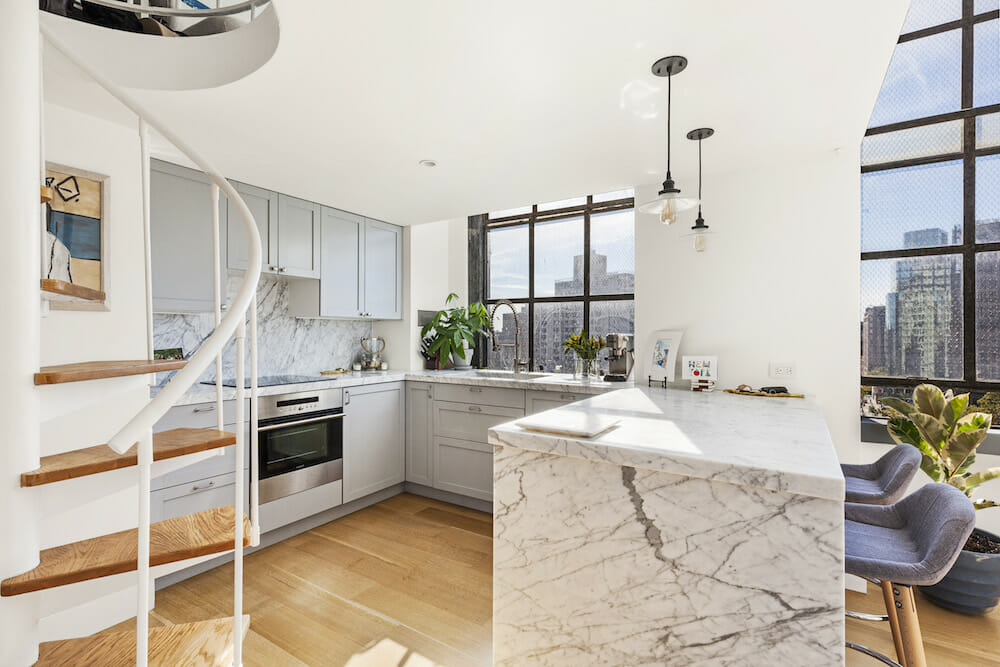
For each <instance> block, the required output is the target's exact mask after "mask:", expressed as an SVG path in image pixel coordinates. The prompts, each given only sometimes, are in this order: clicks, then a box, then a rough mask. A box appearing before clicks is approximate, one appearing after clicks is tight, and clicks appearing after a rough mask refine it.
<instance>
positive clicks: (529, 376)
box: [475, 370, 551, 380]
mask: <svg viewBox="0 0 1000 667" xmlns="http://www.w3.org/2000/svg"><path fill="white" fill-rule="evenodd" d="M475 374H476V375H478V376H479V377H484V378H496V379H503V380H537V379H538V378H544V377H548V376H549V375H551V373H531V372H527V371H525V372H523V373H517V374H515V373H514V371H494V370H477V371H475Z"/></svg>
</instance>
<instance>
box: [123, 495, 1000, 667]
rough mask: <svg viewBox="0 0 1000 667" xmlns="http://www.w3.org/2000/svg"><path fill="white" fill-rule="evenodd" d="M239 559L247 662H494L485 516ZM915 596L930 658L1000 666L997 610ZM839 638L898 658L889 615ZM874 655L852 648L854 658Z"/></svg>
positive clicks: (196, 583)
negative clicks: (962, 609)
mask: <svg viewBox="0 0 1000 667" xmlns="http://www.w3.org/2000/svg"><path fill="white" fill-rule="evenodd" d="M244 567H245V582H246V585H245V588H244V600H245V607H244V612H245V613H248V614H250V615H251V617H252V620H251V625H250V632H249V634H248V635H247V638H246V642H245V644H244V657H243V660H244V664H245V665H247V667H251V666H256V665H262V666H263V665H267V666H268V667H284V666H285V665H323V666H335V665H350V666H351V667H362V666H369V665H378V666H380V667H381V666H382V665H393V666H394V667H418V666H419V667H422V666H424V665H434V664H438V665H460V666H462V667H467V666H475V665H488V664H490V656H491V640H492V636H491V635H492V629H491V616H492V582H491V575H492V523H491V517H490V515H489V514H485V513H482V512H475V511H473V510H468V509H464V508H461V507H456V506H454V505H448V504H446V503H441V502H437V501H434V500H430V499H427V498H422V497H419V496H413V495H409V494H403V495H400V496H396V497H394V498H390V499H389V500H386V501H384V502H381V503H379V504H377V505H374V506H372V507H369V508H367V509H364V510H361V511H359V512H356V513H354V514H351V515H349V516H346V517H344V518H342V519H338V520H336V521H333V522H331V523H328V524H326V525H323V526H320V527H319V528H316V529H314V530H311V531H309V532H307V533H303V534H302V535H298V536H296V537H293V538H291V539H288V540H285V541H284V542H281V543H279V544H276V545H274V546H271V547H268V548H267V549H263V550H261V551H258V552H257V553H255V554H253V555H250V556H248V557H247V558H246V561H245V565H244ZM232 576H233V569H232V565H231V564H230V565H226V566H223V567H219V568H216V569H215V570H212V571H210V572H206V573H205V574H201V575H199V576H197V577H193V578H191V579H188V580H186V581H183V582H181V583H179V584H175V585H173V586H171V587H169V588H166V589H164V590H161V591H159V592H157V594H156V608H155V610H154V611H153V612H152V613H151V615H150V625H152V626H157V625H164V624H173V623H188V622H193V621H202V620H207V619H211V618H218V617H220V616H223V615H226V614H229V613H231V612H232V606H231V605H232V602H231V601H232ZM869 588H870V591H869V594H868V595H861V594H860V593H853V592H848V593H847V606H848V608H850V609H854V610H857V611H866V612H869V613H882V612H881V611H880V610H881V600H882V598H881V593H880V592H879V591H878V589H876V588H875V587H871V586H870V587H869ZM917 604H918V610H919V614H920V625H921V627H922V628H923V633H924V646H925V650H926V652H927V662H928V665H930V666H931V667H950V666H952V665H956V666H957V665H962V666H963V667H965V666H970V665H975V666H977V667H985V666H987V665H997V666H1000V610H995V611H994V612H993V613H992V614H991V615H989V616H986V617H974V616H964V615H961V614H954V613H951V612H947V611H944V610H943V609H940V608H938V607H936V606H934V605H933V604H931V603H929V602H927V601H926V600H924V599H922V598H920V597H919V593H918V600H917ZM130 625H131V626H132V627H134V623H131V624H122V625H120V626H116V627H115V628H112V630H122V629H128V628H129V626H130ZM847 636H848V638H849V639H851V640H853V641H856V642H859V643H861V644H865V645H867V646H870V647H872V648H875V649H877V650H880V651H882V652H884V653H886V654H887V655H889V656H892V657H894V654H893V648H892V640H891V638H890V636H889V629H888V624H886V623H866V622H863V621H855V620H853V619H848V621H847ZM877 664H879V663H877V662H875V661H873V660H872V659H871V658H868V657H867V656H864V655H861V654H859V653H856V652H854V651H848V654H847V665H848V666H850V667H854V666H855V665H856V666H858V667H868V666H872V665H877Z"/></svg>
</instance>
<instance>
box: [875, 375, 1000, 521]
mask: <svg viewBox="0 0 1000 667" xmlns="http://www.w3.org/2000/svg"><path fill="white" fill-rule="evenodd" d="M882 403H883V404H885V405H887V406H889V407H890V408H892V409H893V410H895V411H896V412H898V413H899V415H900V416H897V417H892V418H891V419H890V420H889V424H888V429H889V435H890V436H892V439H893V440H895V441H896V442H899V443H906V444H909V445H913V446H914V447H916V448H917V449H919V450H920V453H921V454H922V455H923V458H922V459H921V462H920V469H921V470H923V471H924V472H925V473H927V476H928V477H930V478H931V479H932V480H934V481H935V482H945V483H948V484H951V485H952V486H954V487H956V488H957V489H959V490H960V491H962V492H963V493H965V495H966V496H968V497H969V499H970V500H972V503H973V505H975V507H976V509H977V510H979V509H985V508H987V507H1000V502H997V501H995V500H987V499H985V498H973V497H972V495H973V492H974V491H975V489H976V487H977V486H979V485H980V484H983V483H984V482H988V481H990V480H991V479H997V478H1000V467H996V468H989V469H987V470H981V471H979V472H972V471H971V468H972V465H973V464H974V463H975V462H976V448H977V447H979V445H980V444H982V442H983V440H985V439H986V436H987V435H988V433H989V430H990V426H991V425H992V423H993V415H990V414H985V413H982V412H968V413H967V411H968V408H969V395H968V394H960V395H958V396H955V395H954V394H953V393H952V392H951V390H949V391H948V392H942V391H941V390H940V389H939V388H937V387H935V386H934V385H932V384H922V385H919V386H918V387H917V388H916V389H914V390H913V403H912V404H910V403H907V402H906V401H903V400H900V399H898V398H891V397H886V398H883V399H882Z"/></svg>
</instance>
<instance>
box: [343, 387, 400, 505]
mask: <svg viewBox="0 0 1000 667" xmlns="http://www.w3.org/2000/svg"><path fill="white" fill-rule="evenodd" d="M404 411H405V401H404V383H402V382H390V383H385V384H374V385H369V386H361V387H351V388H348V389H344V487H343V488H344V502H345V503H347V502H350V501H352V500H357V499H358V498H362V497H364V496H367V495H368V494H370V493H375V492H376V491H380V490H382V489H384V488H386V487H389V486H392V485H393V484H399V483H400V482H402V481H403V480H404V478H405V465H404V456H405V452H404V449H405V447H404V421H405V420H404Z"/></svg>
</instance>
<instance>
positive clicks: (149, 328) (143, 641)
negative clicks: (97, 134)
mask: <svg viewBox="0 0 1000 667" xmlns="http://www.w3.org/2000/svg"><path fill="white" fill-rule="evenodd" d="M139 154H140V160H141V162H142V164H141V165H140V172H141V174H142V237H143V250H144V255H145V256H144V258H143V259H144V260H145V265H146V266H145V279H146V355H147V356H146V358H147V359H152V358H153V274H152V243H151V239H150V211H151V208H150V199H149V197H150V195H149V192H150V191H149V182H150V181H149V179H150V174H149V168H150V162H149V155H150V153H149V126H148V125H146V121H145V120H143V119H142V118H140V119H139ZM150 383H152V377H150ZM136 448H137V450H138V451H137V452H136V454H137V459H138V460H137V463H138V466H139V517H138V535H137V539H138V541H139V544H138V551H137V558H138V562H137V563H136V575H137V578H138V580H137V582H136V585H137V591H138V595H137V596H136V597H137V600H136V614H135V664H136V665H137V667H146V663H147V660H148V656H149V602H150V590H149V589H150V585H149V584H150V582H149V551H150V549H149V524H150V517H149V493H150V475H151V474H152V472H151V469H152V465H153V436H152V430H151V429H150V430H149V431H148V433H147V434H146V435H144V436H143V437H142V439H141V440H140V441H139V442H138V443H137V444H136Z"/></svg>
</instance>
